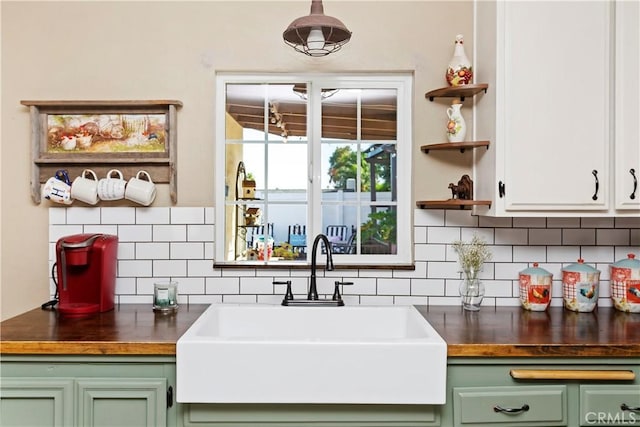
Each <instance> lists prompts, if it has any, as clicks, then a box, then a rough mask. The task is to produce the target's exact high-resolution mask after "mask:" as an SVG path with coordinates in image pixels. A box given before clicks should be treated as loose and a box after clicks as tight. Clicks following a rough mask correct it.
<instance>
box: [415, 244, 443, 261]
mask: <svg viewBox="0 0 640 427" xmlns="http://www.w3.org/2000/svg"><path fill="white" fill-rule="evenodd" d="M414 258H415V260H416V261H446V259H447V245H445V244H439V243H438V244H433V245H428V244H419V245H415V246H414Z"/></svg>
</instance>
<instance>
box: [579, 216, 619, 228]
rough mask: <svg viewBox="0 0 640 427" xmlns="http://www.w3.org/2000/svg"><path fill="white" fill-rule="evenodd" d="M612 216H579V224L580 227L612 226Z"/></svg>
mask: <svg viewBox="0 0 640 427" xmlns="http://www.w3.org/2000/svg"><path fill="white" fill-rule="evenodd" d="M613 224H614V220H613V218H610V217H607V218H599V217H593V218H591V217H587V218H580V226H581V227H582V228H613Z"/></svg>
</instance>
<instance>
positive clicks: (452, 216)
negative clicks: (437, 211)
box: [444, 209, 478, 227]
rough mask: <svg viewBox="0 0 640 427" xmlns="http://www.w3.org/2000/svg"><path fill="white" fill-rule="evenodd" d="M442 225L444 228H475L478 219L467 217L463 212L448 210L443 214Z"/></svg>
mask: <svg viewBox="0 0 640 427" xmlns="http://www.w3.org/2000/svg"><path fill="white" fill-rule="evenodd" d="M444 225H445V226H446V227H477V226H478V217H477V216H473V215H469V212H467V211H464V210H454V209H452V210H449V211H445V213H444Z"/></svg>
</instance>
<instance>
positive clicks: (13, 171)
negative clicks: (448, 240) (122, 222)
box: [0, 0, 472, 319]
mask: <svg viewBox="0 0 640 427" xmlns="http://www.w3.org/2000/svg"><path fill="white" fill-rule="evenodd" d="M309 4H310V2H309V1H307V0H301V1H286V2H278V1H269V2H266V1H254V2H249V1H238V0H236V1H225V2H223V1H216V2H203V1H198V2H182V1H180V2H178V1H176V2H119V1H105V2H93V1H91V2H89V1H87V2H54V1H46V2H41V3H38V2H31V1H29V2H10V1H2V2H1V3H0V7H1V19H2V22H1V31H2V34H1V40H2V75H1V79H2V88H1V93H2V104H1V119H2V122H1V123H2V129H1V141H0V142H1V147H2V157H1V158H0V161H1V168H0V174H1V176H0V178H1V179H0V182H1V184H0V185H1V187H0V195H1V197H0V200H2V202H1V203H2V204H1V210H0V221H1V229H0V237H1V239H2V246H1V249H0V256H1V258H0V259H1V262H0V266H1V268H0V274H1V282H0V296H1V306H0V310H1V312H0V316H1V318H2V319H6V318H9V317H12V316H14V315H16V314H19V313H21V312H24V311H26V310H28V309H31V308H34V307H37V306H39V305H40V304H41V303H42V302H44V301H46V300H47V299H48V291H49V287H48V274H49V273H48V271H47V270H48V267H47V259H48V252H47V251H48V245H47V234H48V207H49V205H48V203H42V204H41V205H39V206H37V205H35V204H34V203H33V202H32V201H31V199H30V192H29V176H30V166H31V160H30V152H29V113H28V110H27V108H26V107H24V106H21V105H20V100H24V99H29V100H73V99H93V100H107V99H116V100H119V99H123V100H124V99H138V100H144V99H177V100H180V101H182V102H183V103H184V107H183V108H182V109H180V110H179V112H178V204H179V205H180V206H212V205H213V201H214V182H213V176H214V172H213V165H214V123H213V119H214V90H215V85H214V76H215V72H216V71H260V72H270V71H274V72H307V71H308V72H332V71H343V70H344V71H413V72H414V73H415V109H414V123H415V126H414V146H415V148H414V174H413V176H414V184H413V185H414V192H413V193H414V198H416V199H423V198H446V197H448V190H447V189H446V186H447V183H448V182H450V181H453V180H454V179H457V178H459V176H460V174H461V171H462V169H461V168H460V167H459V166H460V165H456V164H455V163H452V162H460V164H461V165H469V159H470V157H469V156H468V155H467V154H465V155H464V156H455V157H443V156H442V155H431V154H430V155H429V156H425V155H424V154H422V153H420V151H419V146H420V145H422V144H426V143H432V142H441V141H442V140H443V138H444V130H443V129H444V126H445V120H446V115H445V111H444V110H445V105H446V104H445V103H444V102H441V103H440V104H437V103H430V102H428V101H427V100H425V99H424V93H425V92H426V91H428V90H430V89H434V88H437V87H442V86H443V85H444V70H445V68H446V65H447V63H448V61H449V59H450V57H451V54H452V51H453V39H454V36H455V34H457V33H462V34H465V35H466V36H467V37H466V38H465V40H466V47H467V54H468V55H470V54H471V52H472V43H471V32H472V5H471V3H470V2H463V1H445V2H435V1H407V2H403V1H354V2H352V1H346V0H343V1H331V0H326V1H325V2H324V6H325V12H326V13H327V14H328V15H332V16H336V17H338V18H340V19H341V20H342V21H343V22H344V23H345V24H346V25H347V26H348V27H349V29H350V30H351V31H353V38H352V41H351V42H350V43H349V44H347V45H346V46H345V47H344V48H343V50H342V51H341V52H339V53H337V54H335V55H332V56H329V57H326V58H320V59H312V58H307V57H305V56H303V55H301V54H299V53H295V52H294V51H293V50H292V49H291V48H289V47H287V46H285V45H284V43H283V42H282V31H283V30H284V29H285V28H286V26H287V25H288V24H289V23H290V22H291V21H292V20H293V19H295V18H297V17H298V16H301V15H305V14H308V12H309ZM467 114H468V112H467ZM467 117H469V116H467ZM468 121H470V120H468ZM452 165H453V166H454V168H453V169H451V167H452ZM445 169H446V170H447V171H446V173H445V172H444V170H445ZM456 177H457V178H456ZM169 204H170V201H169V196H168V189H167V188H166V187H163V188H161V194H160V195H159V197H158V199H157V200H156V202H155V203H154V205H155V206H163V205H169Z"/></svg>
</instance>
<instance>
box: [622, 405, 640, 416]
mask: <svg viewBox="0 0 640 427" xmlns="http://www.w3.org/2000/svg"><path fill="white" fill-rule="evenodd" d="M620 409H622V410H623V411H630V412H635V413H636V414H640V406H629V405H627V404H626V403H623V404H622V405H620Z"/></svg>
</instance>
